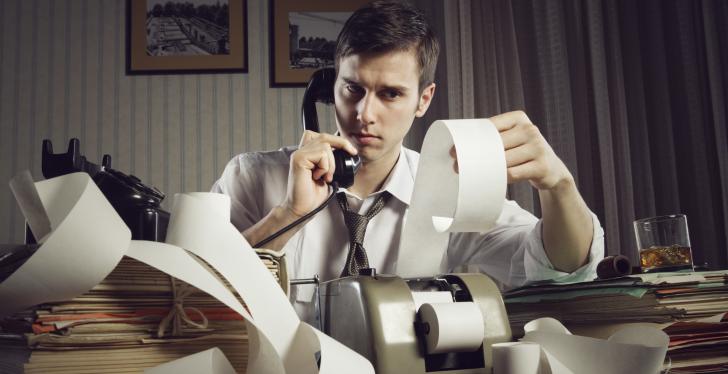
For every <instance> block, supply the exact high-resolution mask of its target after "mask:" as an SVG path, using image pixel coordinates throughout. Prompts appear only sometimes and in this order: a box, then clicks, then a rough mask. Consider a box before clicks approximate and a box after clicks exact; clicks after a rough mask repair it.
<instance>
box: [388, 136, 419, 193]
mask: <svg viewBox="0 0 728 374" xmlns="http://www.w3.org/2000/svg"><path fill="white" fill-rule="evenodd" d="M408 151H409V150H408V149H406V148H405V147H404V146H402V147H400V150H399V158H398V159H397V163H396V164H394V169H392V172H391V173H389V176H388V177H387V179H386V180H385V181H384V184H383V185H382V191H387V192H389V193H390V194H392V196H394V197H395V198H397V200H399V201H401V202H403V203H404V204H405V205H409V203H410V199H411V198H412V190H413V189H414V185H415V173H416V169H414V168H413V163H412V161H413V160H410V157H409V156H410V155H409V154H408ZM409 153H414V152H412V151H409ZM415 165H416V160H415Z"/></svg>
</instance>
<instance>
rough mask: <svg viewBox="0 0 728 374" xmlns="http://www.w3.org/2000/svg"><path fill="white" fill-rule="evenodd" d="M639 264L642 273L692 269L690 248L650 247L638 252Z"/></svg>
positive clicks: (674, 246)
mask: <svg viewBox="0 0 728 374" xmlns="http://www.w3.org/2000/svg"><path fill="white" fill-rule="evenodd" d="M640 264H641V265H642V271H643V272H650V271H674V270H682V269H692V268H693V256H692V253H691V251H690V247H681V246H678V245H673V246H670V247H650V248H648V249H644V250H642V251H640Z"/></svg>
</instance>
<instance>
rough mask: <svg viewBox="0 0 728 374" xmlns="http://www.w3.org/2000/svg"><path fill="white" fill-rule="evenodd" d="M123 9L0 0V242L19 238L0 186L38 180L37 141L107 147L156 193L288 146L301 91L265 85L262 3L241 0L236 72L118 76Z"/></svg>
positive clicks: (119, 2) (200, 181)
mask: <svg viewBox="0 0 728 374" xmlns="http://www.w3.org/2000/svg"><path fill="white" fill-rule="evenodd" d="M125 6H126V2H125V0H3V1H0V181H2V188H0V207H1V209H0V243H19V242H21V241H22V238H23V227H24V219H23V217H22V216H21V214H20V212H19V209H18V208H17V206H16V204H15V200H14V198H13V196H12V194H11V192H10V189H9V188H8V185H7V181H9V180H10V178H11V177H12V176H13V175H16V174H17V173H19V172H21V171H23V170H26V169H28V170H30V171H31V173H32V174H33V177H34V178H35V179H36V180H39V179H42V173H41V142H42V140H43V139H51V141H52V142H53V145H54V151H55V152H59V151H64V152H65V149H66V147H67V144H68V140H69V139H70V138H73V137H77V138H79V139H80V140H81V149H82V153H83V154H84V155H85V156H86V157H87V158H88V159H89V160H90V161H91V162H94V163H100V162H101V157H102V155H103V154H110V155H111V157H112V167H114V168H115V169H118V170H121V171H124V172H126V173H132V174H135V175H137V176H138V177H139V178H141V179H142V181H144V182H146V183H147V184H152V185H154V186H156V187H157V188H159V189H160V190H161V191H163V192H165V193H166V194H167V195H168V196H172V195H173V194H174V193H176V192H181V191H206V190H208V189H209V188H210V185H211V184H212V183H213V181H214V180H215V179H216V178H217V176H218V175H219V174H220V172H221V171H222V169H223V167H224V166H225V163H226V162H227V161H228V160H229V159H230V158H231V157H232V156H233V155H235V154H237V153H240V152H244V151H255V150H264V149H275V148H278V147H281V146H283V145H290V144H295V143H297V142H298V139H299V137H300V133H301V130H300V129H299V127H298V125H297V124H298V123H299V110H300V101H301V98H302V96H303V89H302V88H297V89H294V88H275V89H273V88H269V84H268V77H269V74H268V61H269V57H268V3H267V1H266V0H248V56H249V73H247V74H208V75H167V76H126V75H125V58H126V56H125V29H124V28H125ZM322 114H327V115H325V116H324V117H325V119H322V128H324V129H328V130H329V131H330V130H332V129H333V128H334V127H335V124H334V123H333V122H334V121H333V116H332V111H331V110H330V109H327V110H326V111H325V112H323V113H322ZM165 203H166V204H169V203H171V199H170V198H168V199H167V200H166V201H165ZM166 204H165V205H166Z"/></svg>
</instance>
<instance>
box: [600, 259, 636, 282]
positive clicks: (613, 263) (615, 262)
mask: <svg viewBox="0 0 728 374" xmlns="http://www.w3.org/2000/svg"><path fill="white" fill-rule="evenodd" d="M631 272H632V264H631V263H630V262H629V259H628V258H627V257H625V256H622V255H616V256H607V257H605V258H604V259H603V260H601V261H599V264H598V265H597V276H598V277H599V278H600V279H609V278H616V277H622V276H625V275H629V274H630V273H631Z"/></svg>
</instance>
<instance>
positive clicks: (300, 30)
mask: <svg viewBox="0 0 728 374" xmlns="http://www.w3.org/2000/svg"><path fill="white" fill-rule="evenodd" d="M367 2H368V0H339V1H326V0H307V1H299V0H270V22H269V25H270V86H271V87H305V86H306V83H307V82H308V79H309V78H310V77H311V74H313V72H314V71H316V70H317V69H320V68H323V67H333V66H334V60H333V59H334V52H335V50H336V37H337V36H338V34H339V31H341V28H342V27H343V26H344V23H345V22H346V20H347V19H348V18H349V16H350V15H351V13H353V12H354V11H355V10H356V9H358V8H359V7H361V6H362V5H364V4H366V3H367Z"/></svg>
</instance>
